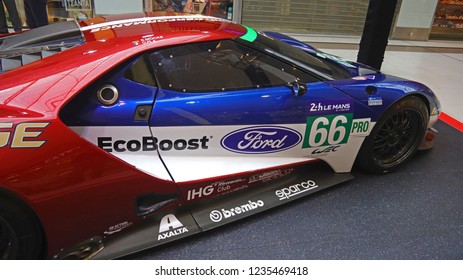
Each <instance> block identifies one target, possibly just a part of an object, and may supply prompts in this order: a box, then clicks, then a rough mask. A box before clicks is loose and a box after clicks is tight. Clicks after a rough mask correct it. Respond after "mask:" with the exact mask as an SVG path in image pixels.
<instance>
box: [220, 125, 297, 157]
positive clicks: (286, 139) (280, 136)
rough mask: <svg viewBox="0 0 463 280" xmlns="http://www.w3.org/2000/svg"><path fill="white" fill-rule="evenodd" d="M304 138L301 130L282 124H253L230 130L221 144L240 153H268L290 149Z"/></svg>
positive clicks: (231, 150)
mask: <svg viewBox="0 0 463 280" xmlns="http://www.w3.org/2000/svg"><path fill="white" fill-rule="evenodd" d="M301 140H302V136H301V134H300V133H299V132H297V131H295V130H293V129H290V128H286V127H281V126H253V127H247V128H243V129H239V130H235V131H233V132H230V133H229V134H227V135H226V136H225V137H223V138H222V141H221V145H222V147H223V148H225V149H227V150H228V151H230V152H234V153H240V154H268V153H276V152H280V151H284V150H288V149H290V148H292V147H294V146H296V145H297V144H299V143H300V142H301Z"/></svg>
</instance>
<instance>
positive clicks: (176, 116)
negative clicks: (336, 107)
mask: <svg viewBox="0 0 463 280" xmlns="http://www.w3.org/2000/svg"><path fill="white" fill-rule="evenodd" d="M266 34H268V35H270V36H272V37H275V38H277V39H281V40H283V41H285V42H287V43H289V44H291V45H294V46H296V47H299V48H301V49H303V50H304V51H306V52H307V53H309V54H311V55H316V56H318V57H319V58H321V59H325V60H329V61H330V62H333V63H337V64H339V65H340V66H342V67H344V68H345V69H347V70H348V71H349V72H350V73H351V75H352V78H351V79H345V80H335V81H327V82H317V83H309V84H307V87H308V92H307V93H306V94H305V95H303V96H294V95H293V92H292V90H291V89H290V88H289V87H287V86H277V87H271V88H256V89H248V90H233V91H224V92H205V93H183V92H176V91H171V90H166V89H158V88H156V87H152V86H147V85H143V84H139V83H136V82H133V81H131V80H128V79H126V78H124V71H126V70H127V69H128V68H129V67H130V66H131V65H132V64H133V63H130V64H128V65H126V66H125V67H122V68H120V69H119V70H117V71H115V72H113V73H112V74H111V76H110V77H109V78H108V79H107V80H106V81H105V83H109V84H113V85H115V86H116V87H117V88H118V89H119V92H120V98H119V100H118V102H117V103H116V104H115V105H113V106H103V105H101V104H100V103H99V102H98V100H97V98H96V94H95V92H96V90H97V87H95V86H94V87H90V88H88V89H86V90H84V92H82V93H81V94H79V95H78V96H77V97H76V98H75V99H74V100H72V101H71V102H70V103H69V104H68V105H67V106H66V108H65V109H64V110H62V112H61V118H62V120H63V121H64V122H65V123H66V124H67V125H70V126H148V125H150V126H199V125H260V124H296V123H305V122H306V119H307V117H308V116H310V115H314V114H315V113H313V112H311V111H310V109H311V106H313V105H314V104H321V105H323V104H341V103H345V102H346V101H347V100H348V102H349V104H351V105H352V108H351V109H350V111H351V112H350V113H353V115H354V116H353V117H354V118H371V120H372V121H376V120H377V119H378V117H379V116H380V115H381V114H382V113H384V111H385V110H386V109H387V108H388V107H389V106H390V105H391V104H393V103H394V102H396V101H397V100H399V99H400V98H402V97H403V96H406V95H408V94H420V95H421V96H424V97H425V99H426V100H427V101H428V102H427V103H428V104H429V110H430V112H431V111H433V109H434V108H436V109H437V110H438V111H440V104H439V103H438V100H437V99H436V97H435V96H434V94H433V93H432V91H431V90H430V89H429V88H427V87H426V86H424V85H422V84H420V83H417V82H412V81H409V80H405V79H402V78H397V77H394V76H389V75H384V74H382V73H381V72H378V71H376V70H374V69H371V68H369V67H368V66H364V65H362V64H358V63H355V62H347V61H346V60H343V59H340V58H337V57H335V56H331V55H328V54H326V55H325V54H324V53H322V52H320V51H318V50H317V49H315V48H313V47H311V46H309V45H307V44H305V43H302V42H299V41H297V40H295V39H293V38H291V37H288V36H285V35H282V34H279V33H275V32H266ZM320 55H322V56H320ZM365 71H366V72H365ZM363 72H365V73H368V75H365V74H363V75H361V74H362V73H363ZM358 76H361V77H358ZM98 86H101V85H98ZM367 90H369V92H368V93H367ZM153 102H154V106H153V111H152V113H151V118H150V120H149V121H136V120H134V114H135V111H136V108H137V106H139V105H152V104H153ZM319 113H320V114H325V113H326V114H327V112H319Z"/></svg>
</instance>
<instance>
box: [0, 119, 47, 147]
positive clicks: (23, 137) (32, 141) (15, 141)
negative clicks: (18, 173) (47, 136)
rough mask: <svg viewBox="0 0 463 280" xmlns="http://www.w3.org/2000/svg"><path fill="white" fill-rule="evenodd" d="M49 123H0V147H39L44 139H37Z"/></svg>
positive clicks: (43, 142)
mask: <svg viewBox="0 0 463 280" xmlns="http://www.w3.org/2000/svg"><path fill="white" fill-rule="evenodd" d="M49 124H50V123H47V122H34V123H19V124H17V125H14V123H11V122H8V123H0V148H4V147H7V146H9V147H10V148H40V147H41V146H42V145H43V144H45V143H46V140H40V139H38V138H39V136H40V135H41V134H42V133H43V132H44V131H45V128H46V127H47V126H48V125H49Z"/></svg>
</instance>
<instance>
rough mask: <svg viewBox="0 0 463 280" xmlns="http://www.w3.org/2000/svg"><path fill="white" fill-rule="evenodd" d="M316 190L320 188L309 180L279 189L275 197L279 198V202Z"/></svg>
mask: <svg viewBox="0 0 463 280" xmlns="http://www.w3.org/2000/svg"><path fill="white" fill-rule="evenodd" d="M316 188H318V185H317V183H315V182H314V181H312V180H307V181H304V182H301V183H299V184H295V185H292V186H289V187H286V188H282V189H279V190H277V191H275V195H276V196H277V197H278V199H279V200H285V199H290V198H291V197H293V196H297V195H300V194H302V193H305V192H308V191H311V190H313V189H316Z"/></svg>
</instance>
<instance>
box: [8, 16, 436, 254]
mask: <svg viewBox="0 0 463 280" xmlns="http://www.w3.org/2000/svg"><path fill="white" fill-rule="evenodd" d="M0 63H1V64H0V72H1V74H0V79H1V83H0V158H1V166H0V259H21V258H25V259H36V258H54V259H87V258H100V259H108V258H116V257H119V256H122V255H126V254H130V253H133V252H136V251H139V250H143V249H145V248H149V247H153V246H158V245H161V244H164V243H167V242H170V241H174V240H177V239H179V238H183V237H186V236H189V235H192V234H195V233H198V232H201V231H205V230H209V229H212V228H215V227H218V226H220V225H223V224H227V223H230V222H233V221H236V220H239V219H241V218H244V217H247V216H249V215H252V214H255V213H258V212H261V211H264V210H266V209H269V208H272V207H275V206H278V205H281V204H284V203H287V202H290V201H292V200H295V199H297V198H300V197H302V196H305V195H307V194H310V193H313V192H316V191H319V190H322V189H324V188H327V187H330V186H333V185H336V184H338V183H341V182H344V181H347V180H349V179H351V178H352V176H351V175H350V171H351V169H352V167H353V165H354V164H356V165H358V166H359V167H360V168H362V169H364V170H365V171H367V172H373V173H384V172H388V171H390V170H393V169H394V168H398V167H400V166H401V165H402V164H403V163H404V162H405V161H406V160H408V159H409V158H410V157H411V156H412V154H413V153H414V152H415V151H416V150H417V149H418V148H419V146H420V145H423V147H425V146H428V147H429V142H430V140H432V138H433V134H432V132H431V129H432V125H433V124H434V123H435V122H436V120H437V118H438V116H439V113H440V111H441V108H440V104H439V102H438V100H437V98H436V96H435V95H434V94H433V93H432V91H431V90H430V89H429V88H427V87H426V86H424V85H422V84H420V83H417V82H413V81H409V80H405V79H401V78H397V77H393V76H389V75H385V74H383V73H381V72H379V71H377V70H375V69H372V68H370V67H367V66H365V65H360V64H357V63H354V62H350V61H347V60H344V59H341V58H338V57H335V56H332V55H329V54H326V53H324V52H321V51H319V50H317V49H315V48H313V47H311V46H309V45H306V44H304V43H302V42H299V41H296V40H295V39H292V38H289V37H286V36H284V35H282V34H278V33H270V32H267V33H266V32H256V31H255V30H253V29H251V28H249V27H245V26H242V25H239V24H236V23H233V22H230V21H226V20H222V19H217V18H212V17H205V16H186V15H173V16H159V15H157V14H142V15H125V16H122V15H118V16H109V17H98V18H94V19H91V20H87V21H81V22H64V23H58V24H53V25H49V26H46V27H42V28H38V29H34V30H31V31H28V32H24V33H21V34H16V35H12V36H7V37H2V38H0Z"/></svg>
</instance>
